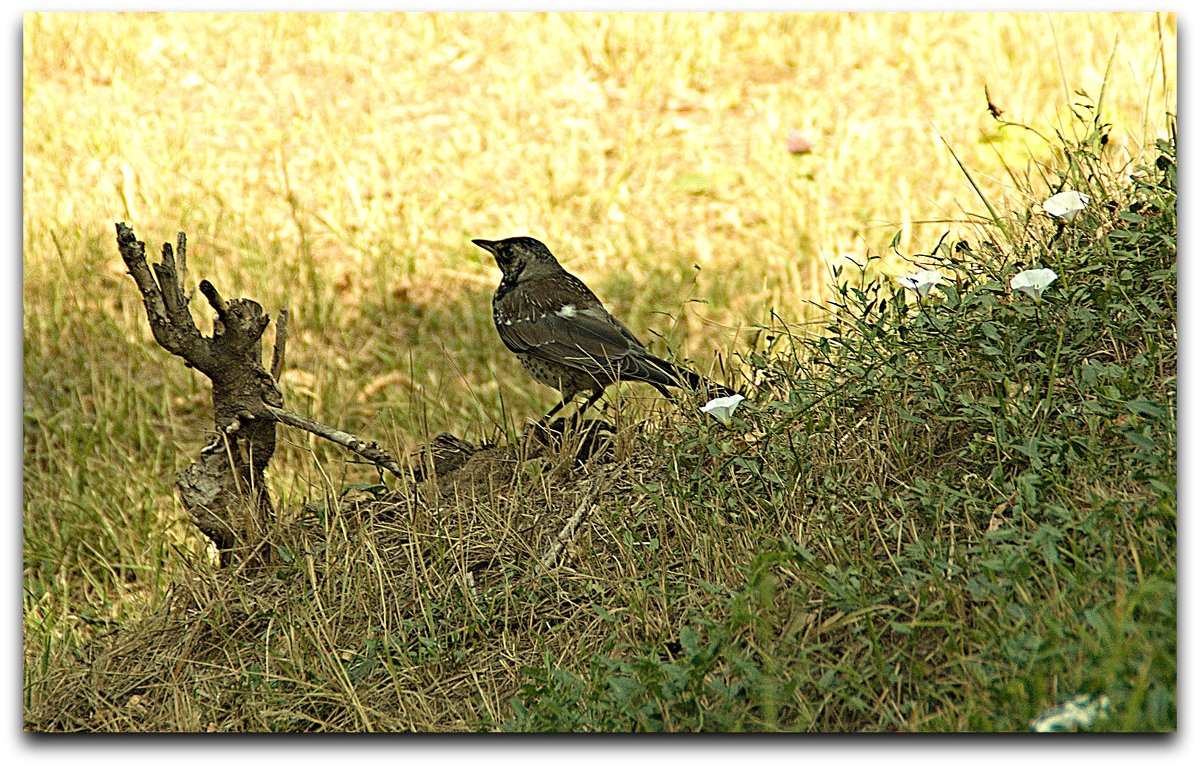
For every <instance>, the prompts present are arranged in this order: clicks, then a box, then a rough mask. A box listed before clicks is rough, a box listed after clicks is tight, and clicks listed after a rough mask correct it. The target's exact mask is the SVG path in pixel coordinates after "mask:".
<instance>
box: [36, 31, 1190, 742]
mask: <svg viewBox="0 0 1200 767" xmlns="http://www.w3.org/2000/svg"><path fill="white" fill-rule="evenodd" d="M1118 30H1119V31H1120V34H1119V36H1118ZM24 34H25V66H26V76H25V100H24V103H25V117H24V120H25V131H24V136H25V174H26V175H25V179H24V202H25V215H24V232H25V260H24V267H25V268H24V278H25V294H24V298H25V314H24V335H25V350H24V351H25V413H24V418H25V433H24V441H25V462H24V496H25V508H24V572H25V583H24V618H25V621H24V646H25V704H26V705H25V714H26V720H27V725H28V726H30V727H32V728H34V729H59V728H67V729H102V730H113V729H116V730H142V729H182V730H206V729H210V728H211V729H219V730H284V731H292V730H366V729H374V730H408V729H415V730H425V731H429V730H433V731H442V730H476V729H522V730H524V729H602V730H607V729H618V730H625V729H645V730H658V729H667V730H697V729H711V730H732V729H741V730H760V729H772V730H773V729H786V730H802V731H811V730H826V731H828V730H853V731H858V730H889V731H893V730H902V731H909V730H921V731H928V730H979V731H987V730H1010V729H1017V730H1021V729H1027V728H1028V724H1029V720H1030V719H1031V718H1032V717H1034V716H1036V715H1037V714H1038V713H1039V712H1040V711H1041V710H1043V709H1044V708H1046V707H1047V706H1050V705H1054V704H1056V703H1058V702H1061V701H1062V700H1065V699H1066V698H1069V697H1071V696H1072V695H1075V694H1077V693H1089V694H1105V695H1107V696H1109V698H1110V699H1111V700H1112V702H1113V714H1112V716H1111V717H1110V719H1109V720H1107V721H1106V722H1105V723H1104V724H1102V725H1101V728H1103V729H1114V730H1155V731H1161V730H1171V729H1174V727H1175V679H1174V676H1175V586H1174V583H1175V545H1176V542H1175V530H1174V527H1175V498H1174V492H1175V491H1174V482H1175V457H1176V449H1175V432H1174V425H1175V396H1176V395H1175V383H1174V376H1175V364H1176V338H1175V326H1174V323H1175V272H1174V264H1175V239H1174V238H1175V220H1174V213H1175V197H1174V195H1175V186H1174V181H1175V177H1174V143H1173V133H1172V131H1173V126H1172V125H1171V124H1170V122H1169V121H1164V117H1163V115H1164V114H1167V115H1170V114H1173V113H1174V99H1175V95H1174V94H1175V71H1174V61H1175V31H1174V17H1173V16H1155V15H1150V14H1132V15H1117V14H1070V15H1054V14H1050V15H1033V14H1029V15H987V14H983V15H953V14H951V15H944V14H825V15H803V14H801V15H791V16H786V15H785V16H780V15H771V14H751V15H732V14H729V15H706V14H686V15H684V14H680V15H665V16H662V15H647V16H639V17H632V16H629V15H621V14H614V15H604V14H599V15H587V14H584V15H555V14H549V15H547V14H526V15H506V16H486V15H470V14H468V15H454V14H450V15H396V16H387V17H372V18H368V17H363V16H354V15H349V16H334V15H323V16H312V15H308V16H305V15H255V16H229V15H210V16H189V17H188V18H187V19H186V20H185V19H184V18H183V17H179V16H172V15H165V16H155V15H140V14H132V15H81V14H36V15H29V16H27V17H26V20H25V29H24ZM485 41H486V42H485ZM814 51H819V52H820V56H814V55H813V54H812V53H811V52H814ZM963 51H971V55H963ZM806 52H809V53H806ZM985 82H986V83H987V85H988V88H989V91H990V93H991V95H992V97H993V99H994V100H995V101H997V102H998V103H999V104H1000V106H1002V107H1003V108H1004V109H1005V114H1004V117H1005V119H1011V120H1012V121H1013V122H1014V123H1019V124H1020V125H1008V126H1003V127H1002V126H1001V125H1000V124H999V123H998V122H996V121H995V120H993V119H992V118H991V117H990V116H988V114H987V111H986V103H985V101H984V99H983V85H984V83H985ZM1076 91H1079V92H1076ZM147 94H157V95H155V96H154V97H153V98H151V97H148V96H147ZM791 128H796V129H798V130H801V131H802V132H805V133H806V134H808V135H810V136H812V137H813V138H815V140H816V146H815V148H814V151H813V153H812V154H810V155H797V156H790V155H788V154H787V152H786V150H785V148H784V141H785V138H786V134H787V131H788V130H789V129H791ZM1164 142H1165V143H1164ZM1138 166H1141V167H1142V168H1143V170H1139V171H1136V172H1135V169H1136V168H1137V167H1138ZM1130 173H1135V175H1136V176H1137V178H1138V179H1139V180H1138V181H1135V182H1132V184H1131V182H1129V181H1128V180H1127V178H1126V177H1127V175H1128V174H1130ZM1063 186H1066V187H1068V188H1074V189H1079V190H1082V191H1086V192H1087V193H1088V194H1089V195H1091V197H1092V205H1091V206H1090V207H1089V209H1088V210H1087V212H1086V213H1085V214H1084V215H1083V216H1082V217H1081V219H1080V220H1079V221H1077V222H1075V223H1073V224H1072V225H1070V226H1067V227H1064V228H1062V229H1061V231H1060V230H1059V229H1058V228H1057V227H1055V226H1054V224H1053V222H1051V221H1050V220H1049V219H1047V218H1046V217H1045V216H1044V215H1043V214H1042V213H1041V211H1040V210H1039V209H1038V207H1037V201H1039V200H1040V199H1043V198H1044V197H1046V196H1048V195H1049V194H1050V193H1052V192H1054V191H1057V190H1058V189H1059V188H1061V187H1063ZM117 220H124V221H126V222H128V223H130V224H131V225H132V226H133V227H134V229H135V231H136V232H137V234H138V236H139V237H141V238H142V239H144V240H146V241H147V243H148V245H149V246H150V248H151V250H155V249H156V247H157V245H158V243H160V242H163V241H169V240H173V239H174V233H175V232H176V231H177V230H179V229H183V230H185V231H186V232H187V234H188V236H189V243H190V248H189V255H190V263H191V271H192V276H193V277H192V278H193V280H196V279H199V278H201V277H206V278H208V279H211V280H213V281H214V282H215V283H216V284H217V286H218V288H219V289H220V290H221V291H222V293H223V294H225V295H227V296H233V295H247V296H250V297H253V298H255V299H257V300H259V301H261V302H262V303H263V304H264V305H265V306H266V307H267V310H268V311H270V312H272V313H273V312H274V311H275V310H276V309H277V308H278V307H279V306H281V305H282V304H283V303H285V302H286V303H287V304H288V306H289V308H290V310H291V312H292V322H293V325H292V327H293V331H292V337H291V342H290V344H289V370H288V372H287V373H286V374H285V376H284V378H283V381H282V388H283V390H284V392H285V397H286V399H287V403H288V406H289V407H290V408H291V409H293V410H296V411H299V412H302V413H305V414H308V415H311V416H313V417H315V418H318V419H320V420H322V421H325V422H327V423H332V424H334V425H337V426H339V427H341V428H344V429H347V430H350V431H353V432H356V433H358V434H361V435H363V436H365V437H367V438H369V439H375V440H377V441H379V442H380V443H381V444H383V445H384V446H385V447H388V448H390V449H391V450H392V451H393V452H395V453H396V454H400V455H408V454H409V453H410V452H411V451H412V450H413V449H414V447H415V446H417V445H419V444H421V443H423V442H424V441H426V440H427V439H428V437H429V435H431V434H435V433H437V432H440V431H451V432H453V433H455V434H458V435H460V436H463V437H466V438H468V439H473V440H480V439H491V440H497V441H501V442H505V441H508V440H511V439H514V438H515V436H516V434H518V433H519V431H520V429H521V428H522V427H523V425H524V423H525V422H526V421H527V420H529V419H530V418H532V417H535V416H536V415H537V414H538V413H539V412H541V411H543V410H544V409H545V408H546V407H548V405H549V404H550V403H551V402H552V400H553V395H552V394H551V393H550V392H549V391H548V390H547V389H545V388H541V387H539V386H538V385H536V384H535V383H533V382H532V381H531V380H530V379H529V378H528V376H526V375H525V374H524V373H523V372H522V371H521V370H520V369H519V367H518V366H517V365H516V364H515V362H514V361H513V360H512V359H510V358H509V357H508V356H507V355H506V353H505V352H504V350H503V348H502V346H501V345H500V344H499V343H498V340H497V339H496V338H495V334H494V329H493V328H492V327H491V325H490V311H489V306H488V302H489V297H490V293H491V291H492V289H493V288H494V284H495V282H496V281H497V279H498V278H497V274H496V270H495V268H494V265H493V264H490V263H488V262H486V261H485V259H484V254H482V253H481V252H479V251H478V249H476V248H474V247H473V246H471V245H470V243H469V240H470V238H471V237H501V236H507V235H510V234H517V233H528V234H532V235H535V236H539V237H540V238H542V239H544V240H545V241H547V243H548V244H550V246H551V248H552V249H553V250H554V251H555V252H556V253H558V254H559V255H560V256H562V257H563V260H564V262H565V263H566V264H567V266H568V268H569V269H571V270H572V271H574V272H576V273H577V274H579V275H580V276H581V277H583V278H584V279H585V280H586V281H587V282H588V283H589V284H591V285H592V286H593V287H594V288H595V289H596V291H597V292H598V293H599V294H600V295H601V296H602V297H603V298H604V299H605V301H606V302H607V304H608V305H609V307H610V308H611V309H612V310H613V311H614V313H616V314H618V315H619V316H621V317H622V318H623V319H624V320H625V321H626V322H627V324H629V325H630V326H631V327H633V328H634V329H635V330H636V331H637V332H638V333H639V334H640V335H641V336H643V338H645V339H646V340H647V341H649V342H650V345H651V346H652V347H654V348H655V349H656V350H657V351H659V352H662V353H664V354H666V353H674V354H676V355H678V356H679V357H683V358H688V359H691V360H693V362H694V363H695V364H696V365H697V366H698V367H700V368H702V369H703V370H705V371H710V370H711V371H714V374H715V375H716V376H717V377H719V378H722V379H724V380H727V381H731V382H737V383H738V384H739V385H740V386H744V387H747V388H752V389H753V390H754V396H753V398H752V399H753V402H752V403H747V404H746V405H745V406H744V407H743V409H742V410H740V411H739V413H738V415H739V416H740V418H741V420H740V421H739V422H738V423H737V424H736V425H735V426H734V427H733V428H732V429H722V428H721V427H720V426H719V425H717V424H716V423H715V422H712V421H704V420H702V419H699V418H697V417H694V416H693V415H691V414H690V413H691V411H690V410H685V411H682V412H675V411H673V410H672V409H671V408H669V407H668V406H666V405H665V404H664V403H661V402H659V401H658V400H656V399H653V398H652V397H653V395H652V394H651V393H649V392H646V391H642V389H641V388H639V387H636V386H635V387H629V388H627V389H626V390H625V391H623V392H622V394H621V407H620V408H619V409H618V408H614V407H612V405H611V404H610V406H609V409H608V411H607V414H608V415H609V417H611V418H613V419H614V420H616V422H617V424H618V427H619V429H620V433H619V436H618V439H617V444H616V447H615V450H616V452H615V455H614V460H613V461H612V462H611V463H609V464H603V466H600V465H597V466H593V467H592V468H591V469H589V470H587V471H583V470H578V469H575V468H573V467H572V466H571V465H570V463H569V462H566V463H564V462H563V461H562V460H561V459H560V458H558V457H556V456H553V455H552V456H541V457H536V456H535V457H531V458H530V459H529V460H526V461H524V462H523V463H522V464H520V465H519V467H518V468H516V469H513V468H512V467H511V465H510V464H508V463H505V462H504V461H499V462H498V463H497V464H496V465H495V466H492V467H490V468H488V469H487V470H486V471H483V472H482V473H480V474H479V475H477V476H474V478H473V479H472V480H471V481H469V482H463V483H460V484H458V485H457V486H455V487H443V488H440V489H438V490H437V491H434V490H432V489H429V488H426V489H422V490H419V491H418V490H414V489H411V488H406V487H401V486H394V488H393V489H395V490H397V491H398V492H399V493H400V496H401V499H400V505H399V506H391V507H385V506H371V507H370V509H369V510H368V509H367V507H366V506H363V505H361V504H359V505H356V504H355V503H354V502H352V501H351V500H350V499H349V498H345V497H342V495H341V494H342V491H343V490H344V489H345V488H347V487H349V486H351V485H354V484H362V483H369V482H373V481H374V480H375V478H376V474H375V472H373V471H371V470H370V469H369V468H367V467H364V466H362V465H358V464H352V463H347V460H346V456H345V455H344V454H342V453H340V452H339V451H337V450H335V449H334V448H333V447H332V446H330V445H327V444H323V443H321V442H320V441H318V440H315V439H314V438H310V437H308V436H307V435H302V434H299V433H297V432H291V431H282V432H281V440H280V450H279V452H278V453H277V454H276V456H275V459H274V461H273V463H272V471H271V481H272V490H273V493H274V495H275V496H276V498H277V499H278V501H279V505H280V507H281V510H282V512H283V514H282V518H281V520H280V523H279V525H278V529H277V530H275V531H274V532H273V533H272V535H273V536H274V538H273V540H272V545H273V547H274V550H275V552H276V560H277V561H276V564H277V569H276V571H275V572H273V573H268V574H266V575H263V574H259V575H247V574H225V573H214V572H213V571H212V570H211V563H210V560H209V558H208V555H207V552H206V550H205V546H204V544H203V541H202V539H200V537H199V536H198V534H197V533H196V532H195V531H194V530H193V529H191V527H190V525H189V524H188V523H187V521H186V515H185V513H184V512H183V510H182V509H180V508H179V507H178V505H177V504H176V503H175V502H174V500H173V489H172V483H173V474H174V471H175V470H176V469H179V468H182V467H183V466H184V465H186V463H187V462H188V461H189V460H191V457H192V456H193V455H195V453H196V451H197V450H198V448H199V447H200V446H202V445H203V444H205V443H206V442H207V441H208V439H209V437H208V431H207V430H208V429H209V428H210V426H211V418H210V415H209V394H208V386H207V383H206V382H205V381H204V380H203V379H201V378H199V377H197V376H196V375H195V374H194V373H193V372H192V371H189V370H185V369H183V368H182V366H180V365H178V364H177V363H176V361H175V360H173V359H170V358H168V356H167V355H166V354H165V353H163V352H162V350H161V349H159V348H158V347H157V346H155V345H154V343H153V340H152V339H151V337H150V334H149V332H148V328H147V326H146V322H145V316H144V309H143V308H142V307H141V304H140V301H139V300H138V297H137V295H136V291H135V290H134V288H133V285H132V281H131V280H130V279H129V278H128V277H127V276H126V275H125V274H124V269H123V267H122V266H121V265H120V261H119V258H118V257H117V255H116V248H115V236H114V231H113V222H114V221H117ZM947 233H948V235H947V236H946V237H945V239H941V238H942V237H943V235H944V234H947ZM939 243H940V244H939ZM921 252H925V253H927V255H923V256H922V255H917V254H919V253H921ZM914 261H915V262H919V263H920V265H921V266H935V267H937V268H939V269H941V270H942V271H943V272H944V273H946V274H947V275H949V276H951V277H952V278H953V279H952V280H951V282H949V283H944V284H943V287H942V288H940V289H935V291H934V292H933V294H932V295H931V297H930V298H929V299H927V300H925V301H923V302H920V303H919V304H918V303H916V302H914V300H913V299H912V297H911V296H905V295H904V294H903V293H902V292H900V291H899V290H898V289H897V288H896V287H895V285H894V283H893V282H892V280H891V277H892V276H894V275H897V274H901V273H903V272H905V271H907V270H908V269H910V268H911V267H910V263H911V262H914ZM856 262H857V263H858V264H861V265H862V266H863V267H865V268H863V269H860V268H858V267H857V266H855V263H856ZM1031 266H1050V267H1052V268H1054V269H1055V271H1056V272H1057V273H1058V274H1059V275H1060V277H1059V280H1058V281H1057V282H1056V283H1055V284H1054V285H1052V286H1051V288H1050V289H1049V290H1048V291H1047V293H1046V295H1045V297H1044V299H1043V300H1042V301H1041V302H1034V301H1033V300H1032V299H1030V298H1028V297H1023V296H1019V295H1014V294H1013V293H1012V292H1011V291H1010V290H1009V288H1008V280H1009V278H1011V276H1012V275H1013V274H1014V273H1016V272H1017V271H1019V270H1020V269H1023V268H1027V267H1031ZM831 274H832V275H833V279H832V280H831V279H830V275H831ZM951 283H952V284H951ZM827 310H828V311H827ZM197 314H199V315H201V316H200V317H199V319H200V322H201V324H202V325H203V324H204V323H209V322H211V319H210V318H208V317H207V316H204V315H203V312H201V311H199V310H198V311H197ZM610 399H611V400H613V401H615V400H616V397H615V396H614V397H611V398H610ZM597 469H603V470H604V471H605V472H607V474H606V476H608V477H609V480H608V482H609V484H608V485H606V490H605V493H604V496H603V497H604V501H603V502H602V503H601V504H599V505H598V506H597V507H596V508H595V509H594V510H593V511H592V513H591V514H590V515H589V517H588V519H587V520H586V522H585V525H584V526H583V528H582V529H581V530H580V532H579V533H578V534H577V535H576V537H575V538H574V539H573V540H572V542H571V545H570V546H569V547H568V549H567V553H566V561H565V562H564V563H563V564H562V565H561V566H559V567H556V568H554V569H552V570H551V571H549V572H547V573H538V572H536V568H534V567H533V563H535V562H536V561H537V560H538V559H539V558H540V557H541V555H542V554H543V553H544V552H545V551H546V550H547V547H548V546H549V545H550V543H551V542H552V541H553V538H554V536H555V535H556V534H557V532H558V530H559V529H560V528H561V526H562V524H563V522H564V521H565V519H566V518H567V517H569V516H570V514H571V513H572V512H573V511H574V509H575V507H576V505H577V504H578V503H579V500H580V498H581V497H583V496H584V495H585V494H586V488H587V487H588V486H589V483H590V482H591V481H592V480H591V478H590V477H591V474H590V472H591V471H594V470H597ZM80 660H83V661H85V663H83V664H81V663H80ZM133 660H136V661H137V664H136V666H131V665H130V663H131V662H132V661H133Z"/></svg>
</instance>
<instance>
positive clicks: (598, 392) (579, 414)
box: [575, 387, 604, 418]
mask: <svg viewBox="0 0 1200 767" xmlns="http://www.w3.org/2000/svg"><path fill="white" fill-rule="evenodd" d="M603 395H604V387H600V388H599V389H596V390H595V391H594V392H592V396H590V397H588V398H587V402H585V403H583V407H581V408H579V409H578V410H576V411H575V417H576V418H580V417H582V416H583V412H584V411H585V410H587V409H588V408H589V407H591V406H592V405H594V404H596V400H598V399H600V397H602V396H603Z"/></svg>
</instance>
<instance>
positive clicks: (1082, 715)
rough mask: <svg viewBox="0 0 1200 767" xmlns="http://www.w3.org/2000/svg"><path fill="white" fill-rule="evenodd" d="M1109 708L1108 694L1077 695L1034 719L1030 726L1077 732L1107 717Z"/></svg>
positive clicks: (1053, 730)
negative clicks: (1095, 696)
mask: <svg viewBox="0 0 1200 767" xmlns="http://www.w3.org/2000/svg"><path fill="white" fill-rule="evenodd" d="M1108 709H1109V701H1108V696H1107V695H1101V696H1100V697H1098V698H1093V697H1091V696H1090V695H1076V696H1075V697H1074V698H1071V699H1070V700H1069V701H1067V702H1066V703H1063V704H1062V705H1061V706H1058V707H1057V708H1054V709H1051V710H1050V711H1047V712H1046V713H1044V714H1042V715H1041V716H1039V717H1038V718H1037V719H1034V720H1033V721H1032V722H1030V723H1029V728H1030V729H1031V730H1033V731H1034V732H1075V731H1076V730H1078V729H1080V728H1081V727H1082V728H1088V727H1091V726H1092V725H1093V724H1095V723H1096V722H1098V721H1100V720H1101V719H1105V718H1107V717H1108Z"/></svg>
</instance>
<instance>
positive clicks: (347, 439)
mask: <svg viewBox="0 0 1200 767" xmlns="http://www.w3.org/2000/svg"><path fill="white" fill-rule="evenodd" d="M264 407H265V408H266V409H267V412H269V413H270V414H271V415H272V416H273V417H274V418H275V420H277V421H279V422H280V423H284V424H287V425H288V426H294V427H295V428H297V429H304V430H305V431H308V432H312V433H313V434H316V435H317V436H318V437H321V438H323V439H327V440H329V441H330V442H336V443H337V444H339V445H341V446H342V447H344V448H346V449H347V450H350V451H351V452H354V453H357V454H359V455H361V456H362V457H363V458H366V459H367V460H368V461H370V462H371V463H373V464H375V465H376V466H379V467H381V468H383V469H387V470H388V471H390V472H391V473H392V474H394V475H395V476H397V477H399V478H400V479H405V478H407V473H406V472H405V470H404V467H402V466H401V465H400V464H399V463H398V462H397V461H396V459H395V458H392V457H391V456H390V455H388V454H387V452H385V451H384V450H383V448H381V447H379V445H377V444H375V443H374V442H371V443H367V442H364V441H363V440H361V439H359V438H358V437H356V436H354V435H353V434H350V433H349V432H344V431H342V430H341V429H335V428H334V427H332V426H326V425H325V424H323V423H319V422H317V421H314V420H312V419H310V418H305V417H304V416H302V415H297V414H295V413H293V412H291V411H289V410H284V409H283V408H278V407H272V406H271V405H266V404H264Z"/></svg>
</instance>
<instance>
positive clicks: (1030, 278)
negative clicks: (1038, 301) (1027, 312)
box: [1008, 269, 1058, 298]
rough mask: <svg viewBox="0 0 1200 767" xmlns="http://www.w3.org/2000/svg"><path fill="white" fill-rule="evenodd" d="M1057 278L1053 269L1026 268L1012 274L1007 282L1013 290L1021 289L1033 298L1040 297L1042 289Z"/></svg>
mask: <svg viewBox="0 0 1200 767" xmlns="http://www.w3.org/2000/svg"><path fill="white" fill-rule="evenodd" d="M1057 279H1058V275H1057V274H1055V273H1054V270H1053V269H1026V270H1025V271H1023V272H1021V273H1020V274H1017V275H1014V276H1013V278H1012V280H1011V281H1010V282H1009V283H1008V284H1009V285H1011V286H1012V289H1013V290H1023V291H1025V292H1026V293H1028V294H1029V295H1031V296H1033V297H1034V298H1041V297H1042V291H1043V290H1045V289H1046V288H1048V287H1050V283H1052V282H1054V281H1055V280H1057Z"/></svg>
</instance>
